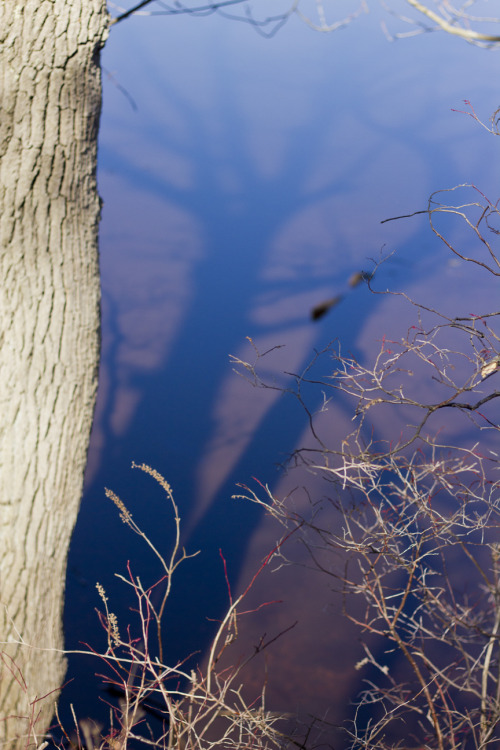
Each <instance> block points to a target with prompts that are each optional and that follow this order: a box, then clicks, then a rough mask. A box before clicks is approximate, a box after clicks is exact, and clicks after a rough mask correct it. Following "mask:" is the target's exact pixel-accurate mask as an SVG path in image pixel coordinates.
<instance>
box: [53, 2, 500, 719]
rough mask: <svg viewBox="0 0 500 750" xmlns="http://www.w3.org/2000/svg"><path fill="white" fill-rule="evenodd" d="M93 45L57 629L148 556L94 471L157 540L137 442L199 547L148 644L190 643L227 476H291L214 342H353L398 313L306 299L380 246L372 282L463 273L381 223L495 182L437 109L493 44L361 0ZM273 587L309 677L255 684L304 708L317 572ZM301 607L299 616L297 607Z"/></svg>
mask: <svg viewBox="0 0 500 750" xmlns="http://www.w3.org/2000/svg"><path fill="white" fill-rule="evenodd" d="M103 65H104V67H105V69H106V71H107V74H105V90H104V110H103V119H102V124H101V135H100V156H99V158H100V166H99V184H100V192H101V195H102V197H103V200H104V208H103V219H102V224H101V269H102V293H103V354H102V364H101V373H100V390H99V397H98V407H97V413H96V420H95V424H94V430H93V435H92V443H91V447H90V452H89V466H88V470H87V479H86V488H85V494H84V498H83V502H82V508H81V512H80V516H79V520H78V524H77V527H76V530H75V534H74V538H73V542H72V547H71V551H70V559H69V573H68V583H67V602H66V612H65V621H66V637H67V648H68V649H75V648H78V647H79V646H78V644H79V643H81V642H87V643H89V642H90V643H92V645H93V646H95V647H97V648H99V647H101V646H102V645H103V636H102V633H100V632H99V629H98V627H97V619H96V615H95V612H94V608H95V607H99V605H100V602H99V599H98V596H97V592H96V589H95V584H96V582H97V581H99V582H100V583H101V584H102V585H103V586H104V587H105V589H106V591H107V593H108V595H109V598H110V607H111V609H112V610H113V611H115V612H116V613H117V614H118V617H119V619H120V621H121V623H126V622H127V620H128V618H129V617H130V615H129V607H130V605H131V603H132V602H131V600H127V599H126V598H125V597H124V595H123V592H124V586H123V584H120V582H119V581H117V580H116V578H115V576H114V574H115V573H116V572H118V573H124V571H125V566H126V564H127V561H128V560H131V561H132V566H133V569H134V570H135V572H136V573H138V574H140V576H141V578H142V579H143V580H144V581H147V582H149V583H152V582H153V581H154V580H155V578H156V577H158V575H159V571H158V569H157V567H156V565H155V561H154V559H153V557H152V556H151V555H150V554H149V553H148V552H147V550H146V549H145V548H144V545H143V544H141V543H140V540H138V539H136V538H134V537H133V536H132V535H131V533H130V531H129V530H128V529H127V528H126V527H124V526H123V525H122V524H121V523H120V521H119V518H118V514H117V512H116V510H115V508H114V507H113V506H112V504H111V503H110V502H109V501H108V500H106V499H105V497H104V487H110V488H112V489H113V490H114V491H115V492H116V493H117V494H118V495H119V496H120V497H121V498H122V499H123V500H124V501H125V503H126V505H127V506H128V507H129V509H130V510H131V511H132V513H133V514H134V518H135V519H136V521H137V522H138V523H139V524H140V525H141V526H142V527H143V528H144V530H145V531H146V532H147V533H148V535H150V538H151V539H152V541H153V542H154V543H155V544H157V545H158V546H159V547H161V548H162V549H165V548H168V545H169V543H170V539H171V534H172V524H171V517H170V515H169V509H168V506H166V504H165V501H164V498H163V495H162V492H161V491H160V490H159V488H157V487H156V486H155V485H154V483H153V481H152V480H151V479H150V478H149V477H146V476H144V475H143V474H142V473H140V472H138V471H132V470H131V468H130V465H131V462H132V461H136V462H142V461H144V462H146V463H148V464H150V465H151V466H153V467H155V468H156V469H158V471H160V472H161V473H162V474H164V475H165V477H166V478H167V479H168V481H169V482H170V483H171V485H172V487H173V490H174V494H175V498H176V501H177V503H178V505H179V508H180V513H181V516H182V518H183V522H184V524H185V525H184V528H185V532H186V537H185V543H186V546H187V548H188V551H194V550H197V549H201V550H202V552H201V554H200V555H199V556H198V557H197V558H196V559H195V560H192V561H189V562H187V563H186V564H185V565H184V566H183V567H182V568H181V569H180V571H179V576H178V578H177V583H176V586H175V587H174V595H173V602H172V606H171V609H170V610H169V612H168V644H169V646H168V655H169V657H171V658H178V657H179V656H181V655H184V654H188V653H190V652H193V651H200V652H201V653H203V651H204V649H205V648H206V646H207V643H208V639H209V637H210V635H211V633H212V632H213V627H214V626H213V622H211V621H209V620H208V619H207V618H212V620H213V618H217V617H218V616H220V615H221V612H222V610H223V607H224V606H225V604H226V600H227V591H226V588H225V582H224V577H223V573H222V569H221V564H220V557H219V548H221V549H222V550H223V552H224V556H225V558H226V560H227V561H228V567H229V571H230V577H231V581H232V584H233V585H234V586H236V585H237V581H238V579H239V576H240V573H241V571H242V570H243V569H245V570H246V569H247V568H248V565H249V563H248V560H247V552H248V549H249V548H250V547H251V545H252V540H255V539H257V538H258V533H259V529H260V528H261V520H262V519H261V514H260V513H259V511H258V509H257V508H256V507H255V506H253V505H251V504H248V505H247V504H245V503H235V502H234V501H231V499H230V498H231V495H232V494H234V492H235V486H236V484H237V483H238V482H243V483H248V482H250V481H251V477H253V476H255V477H258V478H259V479H261V480H262V481H263V482H267V483H269V484H270V485H271V486H273V487H278V486H283V487H285V486H287V485H286V482H288V481H289V482H290V483H291V485H293V483H294V481H295V480H294V479H293V478H292V479H290V480H288V479H285V480H283V484H282V485H279V482H280V481H281V476H282V475H281V473H280V469H279V464H280V463H282V462H283V460H284V459H285V458H286V456H287V455H288V453H289V452H291V451H292V450H293V449H294V448H295V447H297V445H298V444H299V443H300V441H301V440H302V439H303V435H304V433H305V431H306V427H307V423H306V418H305V415H304V412H303V411H302V410H301V409H300V408H299V407H298V405H297V404H296V402H294V400H293V399H287V398H280V397H279V396H278V395H277V394H276V393H275V392H271V391H260V390H256V389H252V388H251V386H250V385H248V384H246V383H245V382H244V381H243V380H241V379H239V378H238V376H237V375H235V374H234V373H233V371H232V367H231V363H230V360H229V355H230V354H233V355H238V356H244V355H245V356H251V355H252V348H251V347H250V345H249V343H248V341H247V340H246V337H248V336H249V337H251V338H252V340H253V341H254V343H255V345H256V346H257V347H258V348H259V350H266V349H268V348H270V347H272V346H275V345H284V348H283V349H280V350H278V351H276V352H275V353H274V355H273V357H274V358H271V359H270V362H271V364H270V373H271V374H270V377H271V378H272V377H273V376H275V377H276V378H278V379H279V382H285V381H283V379H282V378H281V376H280V374H279V373H280V372H281V371H282V370H283V369H284V370H288V371H292V372H299V371H300V370H301V369H302V368H303V367H304V366H305V365H306V363H307V362H308V361H309V360H310V358H311V356H312V352H313V349H314V348H315V347H316V348H322V347H323V346H325V345H326V344H327V343H328V342H329V341H331V340H332V339H334V338H339V339H340V340H341V341H342V345H343V346H344V347H345V349H346V351H351V352H353V353H354V354H356V355H358V356H361V357H366V356H369V354H370V352H373V351H375V350H376V348H377V346H378V344H377V343H376V339H377V338H380V337H381V334H382V333H383V332H386V331H389V332H390V331H391V327H392V326H394V325H399V326H401V325H404V324H405V323H406V318H405V317H404V316H405V315H407V319H408V320H410V314H406V313H405V314H404V315H403V316H402V317H399V313H398V312H395V310H396V308H394V307H392V302H388V301H387V300H386V298H381V297H379V296H374V295H371V294H370V293H369V291H368V289H367V288H366V286H361V287H359V288H357V289H355V290H353V291H349V292H348V294H346V297H345V299H344V301H343V302H342V303H341V304H340V305H339V306H338V307H336V308H335V309H333V310H332V311H331V312H330V313H329V314H328V315H326V316H325V317H324V318H323V319H322V320H321V321H318V322H317V323H313V322H312V321H311V320H310V310H311V308H312V307H313V306H314V305H315V304H317V303H319V302H321V301H322V300H323V299H326V298H328V297H331V296H333V295H334V294H338V293H342V292H345V291H347V290H348V286H347V279H348V278H349V276H350V275H351V274H352V273H354V272H355V271H358V270H360V269H367V270H369V269H370V268H372V266H373V261H372V260H371V259H375V260H377V259H379V257H380V254H381V252H382V253H383V252H385V251H386V250H388V251H391V250H393V249H394V248H397V250H398V254H397V256H396V258H394V259H392V260H391V261H390V262H388V263H387V264H386V265H385V267H384V270H383V271H382V272H381V274H380V277H379V278H380V284H381V285H382V286H383V287H384V288H385V287H388V286H390V287H391V288H398V289H400V288H401V289H405V290H409V291H411V292H412V293H415V294H417V295H419V298H420V299H424V300H430V299H432V300H434V301H439V302H440V303H442V304H443V305H445V306H446V305H450V306H456V305H457V304H458V305H460V303H461V300H462V296H461V293H460V291H459V290H460V285H461V284H462V283H463V282H464V279H465V276H464V274H463V272H462V271H460V269H457V268H456V267H455V266H453V265H450V264H449V262H448V256H447V255H446V253H445V251H444V249H443V248H441V247H440V246H439V244H438V243H436V242H434V241H433V238H432V235H431V233H430V232H429V230H428V228H427V226H426V223H425V220H422V219H417V218H415V219H409V220H406V221H405V222H394V223H391V224H384V225H381V224H380V221H381V220H382V219H384V218H388V217H390V216H396V215H399V214H406V213H410V212H412V211H414V210H418V209H423V208H425V207H426V202H427V197H428V195H429V194H430V193H431V192H432V191H433V190H435V189H438V188H442V187H448V186H452V185H455V184H457V183H462V182H470V181H473V182H475V183H476V184H481V187H482V189H483V190H484V191H485V192H488V191H489V192H491V193H492V194H493V193H494V191H495V189H496V180H497V174H498V172H497V167H498V164H497V161H498V158H497V156H496V154H495V153H494V146H495V144H494V143H492V140H493V139H492V137H491V136H488V134H486V133H484V132H482V131H481V130H480V128H479V127H478V126H477V125H475V123H473V122H472V120H471V119H470V118H467V117H466V116H464V115H459V114H456V113H453V112H452V111H451V110H452V108H458V109H460V108H462V106H463V105H462V100H463V99H470V100H472V101H473V102H474V105H475V106H476V108H477V110H478V111H479V113H480V114H481V115H483V116H484V117H485V118H487V117H488V116H489V115H490V113H491V112H492V111H493V110H494V109H495V108H496V106H497V103H498V102H497V91H496V88H495V81H496V70H497V56H496V54H495V53H493V52H487V51H484V50H480V49H477V48H473V47H470V46H467V45H465V43H462V42H460V41H459V40H456V39H451V38H447V37H446V36H444V35H427V36H421V37H417V38H412V39H408V40H405V41H401V42H398V43H396V44H390V43H389V42H387V41H386V39H385V38H384V36H383V34H382V33H381V31H380V28H379V26H378V19H377V18H376V14H375V15H371V16H363V17H362V18H360V19H358V20H357V21H356V22H354V23H353V24H352V25H351V26H350V27H349V28H347V29H345V30H342V31H339V32H337V33H335V34H332V35H321V34H318V33H315V32H313V31H311V30H310V29H308V28H307V27H305V26H304V25H302V24H300V23H299V21H298V20H295V21H293V22H291V23H290V24H288V25H287V26H286V27H285V28H284V29H282V30H281V32H280V33H279V34H278V35H277V36H275V37H274V38H273V39H270V40H266V39H263V38H262V37H260V36H258V35H257V34H256V33H255V31H254V30H253V29H251V28H249V27H247V26H246V25H244V24H237V23H231V22H229V21H227V20H225V19H220V18H216V17H214V18H212V17H210V18H205V19H199V18H197V19H195V18H184V17H176V18H162V17H155V18H133V19H130V20H128V21H126V22H124V23H123V24H122V25H118V26H117V27H115V28H113V30H112V34H111V38H110V40H109V41H108V44H107V46H106V49H105V52H104V55H103ZM117 84H119V85H117ZM120 87H123V88H125V89H126V91H127V94H128V97H129V98H127V97H126V96H125V95H124V94H123V92H122V90H121V88H120ZM130 97H131V98H132V99H133V101H134V103H135V106H136V109H134V108H133V107H132V106H131V104H130V100H129V99H130ZM381 288H382V287H381ZM443 289H445V291H444V292H443ZM483 294H484V289H483ZM398 309H399V308H398ZM454 309H455V308H454ZM466 312H470V311H469V310H467V311H466ZM266 361H267V360H266ZM326 370H327V366H326V365H325V371H326ZM315 398H316V396H315V395H314V394H312V395H311V400H312V401H314V399H315ZM320 398H321V396H320V394H318V396H317V399H318V401H319V400H320ZM349 408H350V407H348V405H347V404H346V403H343V402H339V403H338V404H337V406H336V409H337V412H336V414H337V421H336V422H335V424H332V425H331V427H329V428H328V429H329V430H330V433H329V434H331V436H332V439H333V438H334V437H335V436H337V437H338V436H339V434H341V433H342V430H344V429H345V428H346V427H347V426H348V424H349V420H350V413H349ZM254 549H257V551H258V552H259V553H260V551H261V550H260V548H259V543H258V542H255V543H254ZM245 566H246V567H245ZM250 567H251V565H250ZM304 581H305V579H304ZM286 585H288V584H286ZM286 585H284V593H285V597H284V598H286V596H287V594H288V593H289V591H288V589H287V588H286ZM294 586H295V596H293V594H292V599H293V601H291V602H290V606H289V614H288V615H286V616H284V621H286V618H287V617H289V619H290V621H291V620H293V619H294V618H295V616H297V617H299V619H300V618H301V617H302V619H303V622H304V625H303V627H302V630H300V631H297V632H298V635H297V636H296V639H295V640H294V641H290V644H291V645H290V650H291V651H292V650H293V654H294V659H295V663H296V664H297V667H298V665H300V664H304V663H307V664H309V665H310V668H311V670H312V672H311V674H312V675H313V676H314V677H311V679H310V680H307V681H306V682H307V687H306V688H304V685H303V678H302V680H301V683H302V690H301V694H300V696H297V692H295V693H293V697H292V698H291V697H290V695H291V693H290V691H289V692H288V693H287V690H286V688H285V687H283V682H286V680H287V679H288V677H287V678H286V679H285V680H281V687H280V689H279V690H278V689H276V691H275V697H276V703H277V704H280V705H279V707H280V708H283V707H284V706H288V707H289V708H288V710H292V711H294V710H299V711H308V710H312V707H318V706H320V707H321V710H323V709H324V708H325V707H327V706H328V704H329V703H331V702H332V701H333V700H334V699H333V697H330V696H329V692H328V691H329V689H330V688H331V695H332V696H334V695H335V696H336V697H335V700H338V694H339V689H338V687H337V682H338V675H339V674H344V673H347V671H348V670H349V663H348V661H346V657H345V651H346V646H345V644H344V646H343V652H342V654H339V653H335V646H334V644H333V643H332V640H331V635H329V634H330V633H331V628H332V619H331V618H332V616H333V615H332V613H331V612H330V611H329V610H328V604H327V603H325V601H326V600H325V599H322V600H318V599H314V597H313V594H314V596H317V597H323V596H325V592H324V591H323V593H322V590H321V588H320V587H318V588H316V584H314V585H311V584H310V583H305V582H302V579H301V578H300V574H299V573H297V574H296V579H295V581H294ZM297 592H302V595H303V598H302V599H301V597H300V596H298V595H297ZM306 600H307V601H306ZM301 602H302V604H301ZM306 610H307V612H306ZM311 612H313V613H320V614H321V617H320V619H319V621H318V620H314V622H312V621H311V622H310V621H309V619H308V618H310V617H311V616H312V615H311ZM280 617H281V615H280ZM335 622H336V623H337V624H336V626H335V627H340V626H339V625H338V618H337V620H335ZM308 623H309V624H308ZM123 627H124V626H123V625H122V628H123ZM314 629H316V631H315V632H313V631H314ZM318 631H319V632H318ZM294 637H295V636H294ZM342 638H344V640H345V637H344V636H342V637H341V635H340V634H339V642H340V641H341V640H342ZM346 643H347V641H346ZM322 644H323V647H324V648H326V649H327V652H326V653H325V651H322V650H321V648H322ZM283 652H284V653H285V661H286V648H285V647H284V648H283ZM318 663H321V666H322V669H323V672H322V676H319V674H318V666H317V665H318ZM285 666H286V665H285V664H284V665H283V667H284V668H285ZM96 669H98V667H96V665H95V664H94V663H92V660H91V659H90V658H79V657H78V658H77V657H71V658H70V660H69V671H68V676H69V677H70V678H72V680H73V681H72V682H71V684H70V685H69V686H68V688H67V689H66V691H65V694H64V697H63V701H62V712H63V715H64V716H66V717H67V716H68V708H67V707H68V705H69V703H70V702H72V703H74V705H75V710H76V713H77V714H78V715H79V716H83V715H89V716H93V717H95V718H101V719H102V717H103V713H104V712H105V709H103V706H102V704H101V705H100V704H99V700H98V698H99V691H100V687H99V680H96V679H95V678H93V674H94V672H95V671H96ZM301 669H302V667H301ZM325 670H326V672H325ZM351 671H352V670H351ZM284 674H287V672H286V671H285V672H284ZM302 674H304V673H303V671H302ZM356 679H357V678H356ZM299 682H300V681H299ZM292 683H293V679H290V684H292ZM290 690H291V688H290ZM344 692H345V691H344ZM103 695H104V694H103ZM349 698H350V696H349V695H344V698H343V700H344V703H345V705H347V704H348V701H349ZM290 703H293V704H294V705H290ZM271 707H272V706H271Z"/></svg>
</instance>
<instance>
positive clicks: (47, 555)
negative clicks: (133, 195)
mask: <svg viewBox="0 0 500 750" xmlns="http://www.w3.org/2000/svg"><path fill="white" fill-rule="evenodd" d="M108 27H109V17H108V15H107V12H106V3H105V0H22V1H20V0H0V40H1V42H0V43H1V47H0V55H1V58H0V63H1V67H0V76H1V77H0V81H1V84H0V85H1V89H0V96H1V105H0V106H1V121H0V128H1V130H0V154H1V163H0V230H1V284H0V316H1V317H0V321H1V322H0V343H1V368H2V369H1V378H0V404H1V413H0V414H1V416H0V575H1V578H0V602H1V608H0V641H2V642H5V641H16V640H19V639H20V637H21V638H22V639H23V641H24V642H25V643H26V644H28V645H27V646H22V647H19V646H16V645H15V644H14V643H12V644H10V643H9V644H8V645H2V646H1V647H0V649H1V650H2V652H3V663H2V664H0V717H1V718H2V719H4V718H5V717H8V716H17V717H27V718H22V719H19V718H17V719H14V718H11V719H8V720H7V721H1V722H0V740H1V741H2V745H3V743H4V742H6V743H7V745H8V747H11V748H12V747H15V746H18V747H21V746H23V747H26V746H27V744H28V738H27V735H29V734H30V724H31V723H32V719H33V718H34V717H36V715H38V713H39V712H40V711H41V715H40V718H39V721H38V723H37V725H36V728H37V730H38V732H41V733H43V732H44V730H45V729H46V728H47V724H48V722H49V721H50V718H51V716H52V712H53V708H54V701H55V698H56V697H57V688H58V686H59V685H61V683H62V681H63V677H64V671H65V664H64V660H63V658H62V656H61V655H60V654H57V653H56V652H54V651H51V650H43V649H53V648H55V649H61V648H62V646H63V638H62V617H61V615H62V605H63V593H64V581H65V570H66V556H67V551H68V546H69V540H70V536H71V532H72V530H73V526H74V523H75V520H76V515H77V511H78V507H79V502H80V496H81V490H82V481H83V472H84V467H85V461H86V454H87V447H88V442H89V434H90V427H91V421H92V415H93V409H94V401H95V394H96V388H97V369H98V357H99V268H98V248H97V232H98V220H99V208H100V207H99V198H98V194H97V186H96V158H97V132H98V125H99V115H100V107H101V77H100V65H99V52H100V49H101V47H102V45H103V43H104V41H105V38H106V35H107V30H108ZM31 647H36V648H31ZM11 659H12V660H13V662H11V661H10V660H11ZM14 663H15V665H16V666H15V667H14ZM17 670H19V671H17ZM21 675H22V678H21ZM54 690H55V691H56V692H55V693H53V694H52V695H51V696H50V698H49V699H48V700H45V701H40V702H39V703H33V700H34V699H35V697H38V698H41V697H42V696H43V695H45V694H46V693H49V692H50V691H54ZM29 717H32V718H31V719H30V718H29ZM18 737H20V739H17V738H18ZM33 741H35V737H34V735H33V734H31V737H30V738H29V742H30V743H32V742H33Z"/></svg>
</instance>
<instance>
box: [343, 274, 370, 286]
mask: <svg viewBox="0 0 500 750" xmlns="http://www.w3.org/2000/svg"><path fill="white" fill-rule="evenodd" d="M372 278H373V274H372V273H369V272H368V271H356V273H353V275H352V276H351V277H350V278H349V281H348V282H347V283H348V284H349V286H350V287H351V289H354V288H355V287H357V286H358V285H359V284H361V282H363V281H370V280H371V279H372Z"/></svg>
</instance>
